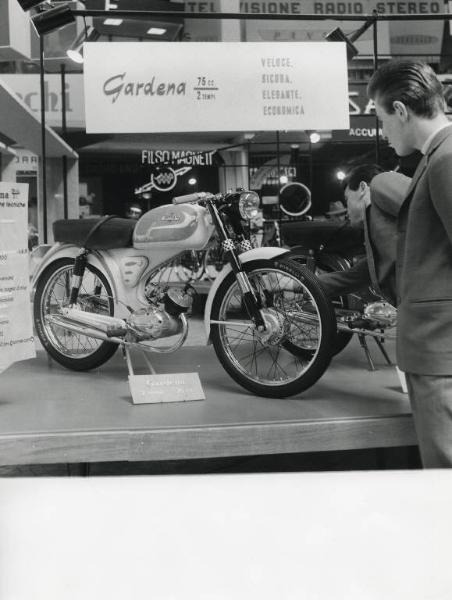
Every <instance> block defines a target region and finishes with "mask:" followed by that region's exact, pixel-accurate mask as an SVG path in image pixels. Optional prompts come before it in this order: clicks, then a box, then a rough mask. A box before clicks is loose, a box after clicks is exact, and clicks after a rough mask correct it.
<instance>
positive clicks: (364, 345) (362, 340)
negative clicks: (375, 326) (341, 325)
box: [358, 333, 376, 371]
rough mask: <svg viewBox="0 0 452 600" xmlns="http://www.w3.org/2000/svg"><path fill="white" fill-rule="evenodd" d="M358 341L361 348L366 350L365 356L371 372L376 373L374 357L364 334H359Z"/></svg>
mask: <svg viewBox="0 0 452 600" xmlns="http://www.w3.org/2000/svg"><path fill="white" fill-rule="evenodd" d="M358 339H359V343H360V345H361V348H362V349H363V350H364V354H365V355H366V358H367V363H368V365H369V371H376V368H375V365H374V362H373V360H372V356H371V355H370V350H369V346H368V345H367V341H366V336H365V335H364V334H363V333H358Z"/></svg>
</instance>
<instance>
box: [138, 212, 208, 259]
mask: <svg viewBox="0 0 452 600" xmlns="http://www.w3.org/2000/svg"><path fill="white" fill-rule="evenodd" d="M212 233H213V226H212V224H211V222H210V215H209V213H208V211H207V209H205V208H203V207H202V206H198V205H197V204H180V205H174V204H165V205H164V206H159V207H157V208H154V209H152V210H150V211H148V212H147V213H145V214H144V215H143V216H142V217H141V219H139V221H138V222H137V224H136V227H135V230H134V233H133V246H134V248H139V249H149V248H150V247H152V245H153V244H158V245H159V246H160V247H161V246H164V247H169V246H170V247H171V248H181V249H185V250H200V249H201V248H204V246H205V245H206V244H207V242H208V241H209V238H210V236H211V235H212Z"/></svg>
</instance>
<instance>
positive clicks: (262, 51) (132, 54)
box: [84, 42, 349, 133]
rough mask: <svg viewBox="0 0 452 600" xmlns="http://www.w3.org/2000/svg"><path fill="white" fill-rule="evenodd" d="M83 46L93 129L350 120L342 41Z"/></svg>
mask: <svg viewBox="0 0 452 600" xmlns="http://www.w3.org/2000/svg"><path fill="white" fill-rule="evenodd" d="M148 46H149V44H148ZM148 46H146V48H148ZM84 54H85V73H84V77H85V85H84V87H85V109H86V131H87V133H145V132H189V131H197V132H199V131H250V130H251V131H253V130H255V131H274V130H288V131H289V130H296V131H299V130H301V129H347V128H348V127H349V116H348V81H347V61H346V55H345V44H342V43H335V44H331V43H328V42H316V43H310V42H306V43H303V42H300V43H281V44H273V43H268V44H266V43H259V42H257V43H240V42H220V43H215V42H206V43H190V42H186V43H184V42H181V43H178V44H174V43H171V42H155V43H153V44H152V45H151V46H150V49H149V50H148V49H146V52H144V51H143V43H140V42H132V43H127V42H119V43H115V42H110V43H108V42H107V43H98V42H97V43H95V44H93V43H91V44H89V43H88V44H85V50H84ZM319 73H322V77H319ZM325 81H327V82H328V88H329V89H330V90H334V94H325Z"/></svg>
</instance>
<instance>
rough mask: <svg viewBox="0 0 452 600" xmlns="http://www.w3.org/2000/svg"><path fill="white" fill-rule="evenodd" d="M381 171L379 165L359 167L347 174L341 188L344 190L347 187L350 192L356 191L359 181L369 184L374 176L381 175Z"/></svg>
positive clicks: (371, 164)
mask: <svg viewBox="0 0 452 600" xmlns="http://www.w3.org/2000/svg"><path fill="white" fill-rule="evenodd" d="M383 170H384V169H382V168H381V167H380V166H379V165H376V164H373V163H366V164H364V165H359V166H358V167H355V168H353V169H352V170H351V171H349V172H348V173H347V175H346V176H345V179H344V181H343V188H344V190H345V188H346V187H349V188H350V189H351V190H353V191H356V190H357V189H358V188H359V184H360V183H361V181H365V182H366V183H368V184H369V183H370V182H371V181H372V179H373V178H374V177H375V175H378V173H382V172H383Z"/></svg>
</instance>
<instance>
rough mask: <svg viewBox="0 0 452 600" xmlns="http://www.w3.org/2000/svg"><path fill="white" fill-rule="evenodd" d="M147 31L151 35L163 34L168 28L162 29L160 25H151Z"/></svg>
mask: <svg viewBox="0 0 452 600" xmlns="http://www.w3.org/2000/svg"><path fill="white" fill-rule="evenodd" d="M146 33H148V34H149V35H163V34H164V33H166V29H162V28H160V27H151V28H150V29H148V30H147V32H146Z"/></svg>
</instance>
